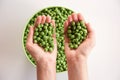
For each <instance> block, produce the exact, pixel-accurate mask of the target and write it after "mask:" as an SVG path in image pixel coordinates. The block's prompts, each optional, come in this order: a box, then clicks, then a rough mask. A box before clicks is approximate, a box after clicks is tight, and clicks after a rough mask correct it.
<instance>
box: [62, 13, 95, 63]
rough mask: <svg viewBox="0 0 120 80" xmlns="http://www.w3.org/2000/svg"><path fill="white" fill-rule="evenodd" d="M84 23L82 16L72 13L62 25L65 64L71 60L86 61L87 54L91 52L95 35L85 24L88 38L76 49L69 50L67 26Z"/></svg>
mask: <svg viewBox="0 0 120 80" xmlns="http://www.w3.org/2000/svg"><path fill="white" fill-rule="evenodd" d="M81 20H83V21H84V18H83V16H82V15H81V14H80V13H78V14H76V13H73V14H72V15H70V16H69V17H68V19H67V20H66V21H65V23H64V31H65V53H66V58H67V62H71V60H76V59H81V60H86V59H87V57H88V55H89V53H90V52H91V50H92V48H93V47H94V45H95V34H94V31H93V29H92V28H91V26H90V24H89V23H86V27H87V30H88V36H87V38H86V39H85V40H84V41H83V42H82V43H81V44H80V45H79V47H78V48H77V49H72V50H71V49H70V48H69V39H68V37H67V35H66V32H67V28H68V25H69V24H70V23H71V22H72V21H75V22H77V21H81Z"/></svg>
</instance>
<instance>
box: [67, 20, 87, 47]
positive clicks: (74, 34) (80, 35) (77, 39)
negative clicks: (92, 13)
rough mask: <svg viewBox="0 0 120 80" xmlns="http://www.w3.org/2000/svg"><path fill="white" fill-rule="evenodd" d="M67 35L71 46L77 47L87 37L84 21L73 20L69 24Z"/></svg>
mask: <svg viewBox="0 0 120 80" xmlns="http://www.w3.org/2000/svg"><path fill="white" fill-rule="evenodd" d="M67 36H68V38H69V40H70V41H69V47H70V48H71V49H76V48H78V46H79V45H80V43H82V42H83V41H84V40H85V39H86V37H87V29H86V25H85V23H84V21H78V22H74V21H73V22H71V24H70V25H69V26H68V30H67Z"/></svg>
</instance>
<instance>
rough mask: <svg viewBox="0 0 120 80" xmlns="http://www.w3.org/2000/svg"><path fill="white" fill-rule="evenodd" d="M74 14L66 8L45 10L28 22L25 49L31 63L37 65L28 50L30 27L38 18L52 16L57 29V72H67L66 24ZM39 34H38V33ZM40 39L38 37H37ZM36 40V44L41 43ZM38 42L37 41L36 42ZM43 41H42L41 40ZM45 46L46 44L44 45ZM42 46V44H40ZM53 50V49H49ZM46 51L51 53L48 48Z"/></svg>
mask: <svg viewBox="0 0 120 80" xmlns="http://www.w3.org/2000/svg"><path fill="white" fill-rule="evenodd" d="M72 13H73V11H72V10H69V9H67V8H64V7H49V8H45V9H43V10H41V11H39V12H37V13H36V14H35V15H34V16H33V17H32V18H31V19H30V20H29V22H28V24H27V26H26V28H25V31H24V36H23V41H24V48H25V51H26V54H27V57H28V58H29V59H30V61H31V62H32V63H33V64H34V65H36V63H35V60H34V59H33V58H32V56H31V55H30V54H29V52H28V51H27V49H26V47H25V46H26V40H27V36H28V33H29V26H30V25H34V23H35V20H36V18H37V16H40V15H45V16H48V15H49V16H51V18H52V19H53V20H55V25H56V26H55V27H56V39H57V51H58V52H57V60H56V63H57V64H56V72H63V71H66V70H67V62H66V57H65V51H64V22H65V20H67V18H68V16H69V15H71V14H72ZM36 34H38V33H36ZM37 38H38V37H37ZM37 38H35V39H34V42H36V43H38V44H40V43H39V39H37ZM36 40H37V41H36ZM41 40H42V39H41ZM43 44H44V43H43ZM40 45H41V44H40ZM41 46H42V45H41ZM49 48H52V49H53V47H49ZM44 50H45V51H47V50H48V51H49V49H48V48H45V49H44Z"/></svg>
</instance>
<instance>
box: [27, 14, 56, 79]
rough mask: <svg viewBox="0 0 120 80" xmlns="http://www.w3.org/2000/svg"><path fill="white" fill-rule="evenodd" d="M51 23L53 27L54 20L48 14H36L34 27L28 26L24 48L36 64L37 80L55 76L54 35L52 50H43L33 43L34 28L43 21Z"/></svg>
mask: <svg viewBox="0 0 120 80" xmlns="http://www.w3.org/2000/svg"><path fill="white" fill-rule="evenodd" d="M45 22H47V23H52V24H53V26H54V27H55V22H54V20H51V17H50V16H44V15H43V16H38V17H37V20H36V22H35V25H34V27H32V26H31V27H30V30H29V34H28V38H27V43H26V48H27V50H28V51H29V53H30V54H31V55H32V57H33V58H34V59H35V61H36V66H37V80H55V76H56V56H57V43H56V37H55V36H54V37H53V39H54V50H53V51H52V52H51V53H50V52H45V51H44V50H43V48H41V47H40V46H38V44H36V43H33V34H34V29H35V28H36V27H37V26H38V25H39V24H43V23H45Z"/></svg>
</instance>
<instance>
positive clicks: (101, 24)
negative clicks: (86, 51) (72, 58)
mask: <svg viewBox="0 0 120 80" xmlns="http://www.w3.org/2000/svg"><path fill="white" fill-rule="evenodd" d="M48 6H65V7H68V8H70V9H72V10H74V11H76V12H81V13H82V14H83V15H84V16H85V19H86V21H89V22H90V23H91V25H92V27H93V28H94V29H95V31H96V41H97V43H96V47H95V48H94V50H93V51H92V53H91V55H90V57H89V59H88V72H89V80H120V31H119V30H120V0H74V1H73V0H0V80H36V71H35V68H34V67H33V66H32V64H31V63H30V62H29V61H28V60H27V59H26V56H25V55H24V52H23V49H22V42H21V41H22V32H23V29H24V26H25V24H26V23H27V20H28V19H29V18H30V17H31V16H32V15H33V14H34V13H36V11H38V10H41V9H42V8H45V7H48ZM67 79H68V78H67V72H65V73H60V74H57V80H67Z"/></svg>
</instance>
